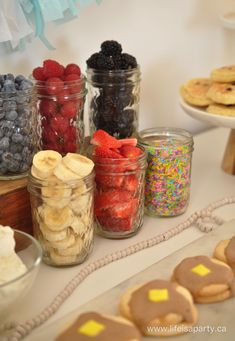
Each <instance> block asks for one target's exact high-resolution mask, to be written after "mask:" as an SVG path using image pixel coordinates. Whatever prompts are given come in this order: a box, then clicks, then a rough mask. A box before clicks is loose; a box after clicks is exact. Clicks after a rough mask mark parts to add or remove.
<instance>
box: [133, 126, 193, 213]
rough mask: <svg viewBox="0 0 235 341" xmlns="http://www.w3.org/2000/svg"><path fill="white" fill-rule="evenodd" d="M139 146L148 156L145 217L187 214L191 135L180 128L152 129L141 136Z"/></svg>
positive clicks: (140, 134) (191, 146) (142, 132)
mask: <svg viewBox="0 0 235 341" xmlns="http://www.w3.org/2000/svg"><path fill="white" fill-rule="evenodd" d="M139 143H140V145H141V146H142V147H144V148H145V150H146V152H147V155H148V159H147V160H148V167H147V171H146V186H145V212H146V214H149V215H151V216H166V217H168V216H177V215H180V214H182V213H184V212H185V210H186V208H187V206H188V203H189V197H190V179H191V160H192V152H193V137H192V135H191V134H190V133H189V132H187V131H186V130H183V129H178V128H168V127H159V128H152V129H146V130H142V131H141V132H140V133H139Z"/></svg>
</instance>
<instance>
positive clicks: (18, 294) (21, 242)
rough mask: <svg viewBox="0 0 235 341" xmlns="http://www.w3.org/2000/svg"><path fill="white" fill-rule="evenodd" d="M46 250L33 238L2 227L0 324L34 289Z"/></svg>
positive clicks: (0, 247)
mask: <svg viewBox="0 0 235 341" xmlns="http://www.w3.org/2000/svg"><path fill="white" fill-rule="evenodd" d="M41 260H42V249H41V247H40V245H39V243H38V242H37V240H36V239H35V238H34V237H32V236H31V235H29V234H27V233H25V232H21V231H19V230H14V229H12V228H11V227H9V226H2V225H0V321H1V320H2V319H5V318H6V316H7V314H8V313H9V312H10V311H11V309H12V308H14V306H15V305H16V303H18V302H19V300H20V299H22V298H23V297H24V296H25V294H26V293H27V292H28V291H29V289H30V288H31V286H32V284H33V282H34V280H35V278H36V276H37V273H38V269H39V265H40V263H41Z"/></svg>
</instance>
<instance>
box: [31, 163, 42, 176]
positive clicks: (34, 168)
mask: <svg viewBox="0 0 235 341" xmlns="http://www.w3.org/2000/svg"><path fill="white" fill-rule="evenodd" d="M31 174H32V176H34V177H35V178H37V179H39V180H43V179H42V178H41V176H40V174H39V173H38V171H37V168H36V167H34V165H32V167H31Z"/></svg>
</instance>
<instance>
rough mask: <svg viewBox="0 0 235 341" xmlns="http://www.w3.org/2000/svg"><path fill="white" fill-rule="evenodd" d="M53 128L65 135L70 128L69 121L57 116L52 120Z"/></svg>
mask: <svg viewBox="0 0 235 341" xmlns="http://www.w3.org/2000/svg"><path fill="white" fill-rule="evenodd" d="M51 127H52V129H54V130H55V131H56V132H57V133H58V134H60V135H63V134H64V133H65V132H66V130H67V129H68V127H69V121H68V119H67V118H65V117H63V116H59V115H58V116H56V117H53V118H52V119H51Z"/></svg>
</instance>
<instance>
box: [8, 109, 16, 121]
mask: <svg viewBox="0 0 235 341" xmlns="http://www.w3.org/2000/svg"><path fill="white" fill-rule="evenodd" d="M17 116H18V114H17V112H16V111H15V110H11V111H8V112H7V113H6V119H7V120H9V121H15V119H16V118H17Z"/></svg>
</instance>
